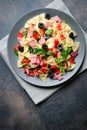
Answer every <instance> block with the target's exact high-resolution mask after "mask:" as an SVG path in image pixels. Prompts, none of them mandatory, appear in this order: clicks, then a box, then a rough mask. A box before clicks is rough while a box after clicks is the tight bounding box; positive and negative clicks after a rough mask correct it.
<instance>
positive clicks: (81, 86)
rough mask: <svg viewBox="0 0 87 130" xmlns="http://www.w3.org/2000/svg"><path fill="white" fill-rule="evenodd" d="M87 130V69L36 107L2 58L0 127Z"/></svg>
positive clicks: (0, 64)
mask: <svg viewBox="0 0 87 130" xmlns="http://www.w3.org/2000/svg"><path fill="white" fill-rule="evenodd" d="M48 129H49V130H87V70H85V71H84V72H83V73H82V74H81V75H79V76H77V77H76V78H75V79H74V81H72V82H70V83H68V84H67V85H65V87H63V88H62V89H61V90H59V91H57V92H56V93H55V94H53V96H51V97H50V98H49V99H48V100H47V101H45V102H44V103H42V104H39V105H38V106H35V105H34V104H33V102H32V101H31V99H30V98H29V96H28V95H27V93H26V92H25V91H24V90H23V89H22V88H21V86H20V85H19V83H18V82H17V81H16V79H15V78H14V76H13V74H12V73H11V72H10V70H9V68H8V67H7V65H6V64H5V63H4V61H3V60H2V58H1V57H0V130H48Z"/></svg>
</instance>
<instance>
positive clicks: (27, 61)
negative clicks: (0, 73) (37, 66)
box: [21, 59, 30, 64]
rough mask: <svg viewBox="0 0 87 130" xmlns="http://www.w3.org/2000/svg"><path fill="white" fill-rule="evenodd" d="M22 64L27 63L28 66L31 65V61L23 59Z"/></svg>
mask: <svg viewBox="0 0 87 130" xmlns="http://www.w3.org/2000/svg"><path fill="white" fill-rule="evenodd" d="M21 63H27V64H29V63H30V60H29V59H23V60H22V61H21Z"/></svg>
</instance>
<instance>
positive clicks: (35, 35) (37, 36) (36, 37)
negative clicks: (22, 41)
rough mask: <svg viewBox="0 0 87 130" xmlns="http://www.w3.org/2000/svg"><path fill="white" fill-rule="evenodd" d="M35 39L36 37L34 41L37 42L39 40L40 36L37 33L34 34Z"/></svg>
mask: <svg viewBox="0 0 87 130" xmlns="http://www.w3.org/2000/svg"><path fill="white" fill-rule="evenodd" d="M33 37H34V39H36V40H37V39H38V38H39V34H38V33H37V32H34V33H33Z"/></svg>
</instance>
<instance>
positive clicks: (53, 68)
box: [50, 65, 60, 74]
mask: <svg viewBox="0 0 87 130" xmlns="http://www.w3.org/2000/svg"><path fill="white" fill-rule="evenodd" d="M50 69H51V70H54V71H55V73H57V74H59V73H60V69H59V68H58V67H57V66H55V65H51V67H50Z"/></svg>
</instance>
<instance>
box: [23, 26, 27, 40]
mask: <svg viewBox="0 0 87 130" xmlns="http://www.w3.org/2000/svg"><path fill="white" fill-rule="evenodd" d="M23 33H24V37H25V38H26V37H27V31H26V29H25V28H24V29H23Z"/></svg>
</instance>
